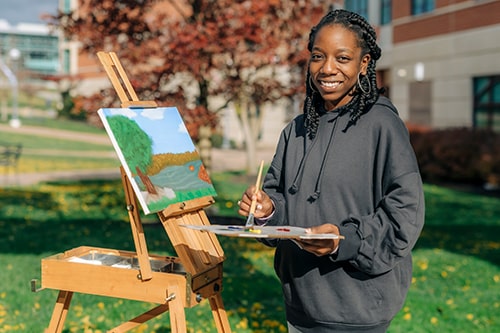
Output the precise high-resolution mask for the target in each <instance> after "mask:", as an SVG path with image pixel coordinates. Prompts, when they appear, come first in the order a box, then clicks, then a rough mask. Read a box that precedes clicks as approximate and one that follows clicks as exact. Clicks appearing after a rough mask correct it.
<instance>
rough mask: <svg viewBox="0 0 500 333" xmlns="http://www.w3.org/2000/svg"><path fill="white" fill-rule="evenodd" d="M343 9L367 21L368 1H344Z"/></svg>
mask: <svg viewBox="0 0 500 333" xmlns="http://www.w3.org/2000/svg"><path fill="white" fill-rule="evenodd" d="M345 9H347V10H350V11H351V12H355V13H358V14H359V15H361V16H363V17H364V18H365V19H367V20H368V0H345Z"/></svg>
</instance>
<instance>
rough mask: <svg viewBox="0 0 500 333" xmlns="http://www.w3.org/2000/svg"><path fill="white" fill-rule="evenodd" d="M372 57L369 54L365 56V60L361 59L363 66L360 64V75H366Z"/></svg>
mask: <svg viewBox="0 0 500 333" xmlns="http://www.w3.org/2000/svg"><path fill="white" fill-rule="evenodd" d="M371 58H372V57H371V56H370V54H369V53H367V54H365V55H364V56H363V58H361V64H360V67H361V70H360V73H361V74H362V75H366V70H367V68H368V64H369V63H370V60H371Z"/></svg>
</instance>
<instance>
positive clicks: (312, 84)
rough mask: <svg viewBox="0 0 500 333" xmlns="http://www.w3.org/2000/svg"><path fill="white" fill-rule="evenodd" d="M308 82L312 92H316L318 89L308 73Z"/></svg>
mask: <svg viewBox="0 0 500 333" xmlns="http://www.w3.org/2000/svg"><path fill="white" fill-rule="evenodd" d="M308 83H309V88H311V90H312V91H313V92H318V89H317V88H316V86H315V85H314V83H313V82H312V80H311V75H309V81H308Z"/></svg>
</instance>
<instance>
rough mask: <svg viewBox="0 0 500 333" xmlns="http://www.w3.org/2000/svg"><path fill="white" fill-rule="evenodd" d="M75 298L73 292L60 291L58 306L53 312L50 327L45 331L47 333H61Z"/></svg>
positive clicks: (55, 306)
mask: <svg viewBox="0 0 500 333" xmlns="http://www.w3.org/2000/svg"><path fill="white" fill-rule="evenodd" d="M72 297H73V292H72V291H65V290H60V291H59V295H58V296H57V301H56V305H54V311H53V312H52V318H51V319H50V324H49V327H48V328H47V329H46V330H45V332H46V333H61V332H62V330H63V327H64V321H65V320H66V316H67V315H68V310H69V303H71V298H72Z"/></svg>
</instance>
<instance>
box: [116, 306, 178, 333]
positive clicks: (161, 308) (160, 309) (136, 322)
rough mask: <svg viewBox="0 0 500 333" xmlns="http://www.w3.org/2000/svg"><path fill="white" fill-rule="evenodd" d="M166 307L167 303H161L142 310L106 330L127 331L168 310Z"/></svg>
mask: <svg viewBox="0 0 500 333" xmlns="http://www.w3.org/2000/svg"><path fill="white" fill-rule="evenodd" d="M168 309H169V306H168V304H161V305H159V306H157V307H156V308H153V309H151V310H149V311H148V312H144V313H143V314H141V315H140V316H137V317H135V318H134V319H131V320H129V321H128V322H126V323H123V324H121V325H119V326H116V327H115V328H113V329H111V330H109V331H108V332H109V333H122V332H127V331H129V330H131V329H133V328H135V327H137V326H139V325H142V324H144V323H145V322H147V321H148V320H150V319H153V318H155V317H157V316H159V315H161V314H162V313H164V312H166V311H168Z"/></svg>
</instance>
